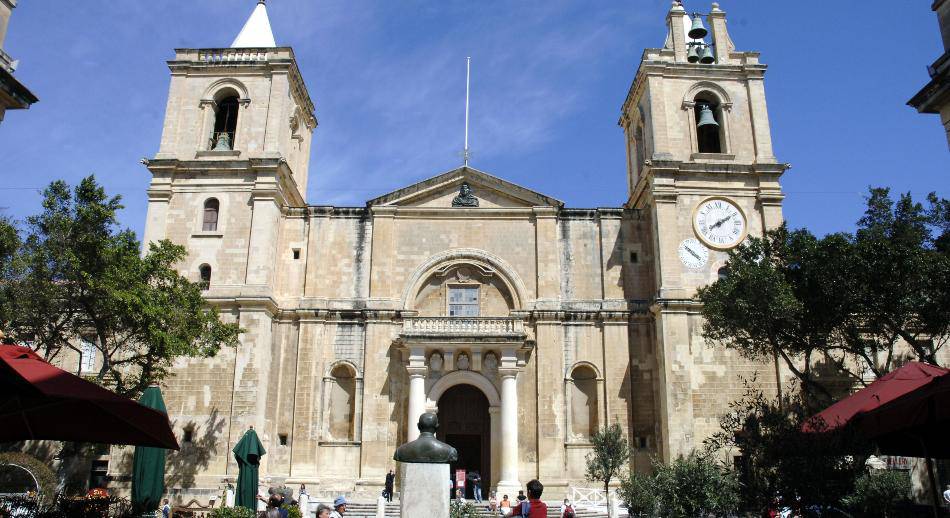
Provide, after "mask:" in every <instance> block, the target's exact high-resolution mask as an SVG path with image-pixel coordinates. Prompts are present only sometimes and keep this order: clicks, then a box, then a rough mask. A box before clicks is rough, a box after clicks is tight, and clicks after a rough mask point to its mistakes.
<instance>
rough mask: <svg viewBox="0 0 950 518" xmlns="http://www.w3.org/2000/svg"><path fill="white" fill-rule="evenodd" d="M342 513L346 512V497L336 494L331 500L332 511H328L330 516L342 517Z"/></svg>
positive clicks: (332, 517)
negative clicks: (334, 498)
mask: <svg viewBox="0 0 950 518" xmlns="http://www.w3.org/2000/svg"><path fill="white" fill-rule="evenodd" d="M344 514H346V498H344V497H342V496H338V497H336V500H334V501H333V512H332V513H330V518H343V515H344Z"/></svg>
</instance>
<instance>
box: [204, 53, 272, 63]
mask: <svg viewBox="0 0 950 518" xmlns="http://www.w3.org/2000/svg"><path fill="white" fill-rule="evenodd" d="M198 61H204V62H205V63H222V64H227V63H251V62H255V61H267V50H266V49H204V50H201V51H200V52H198Z"/></svg>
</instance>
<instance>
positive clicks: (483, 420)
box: [436, 384, 492, 498]
mask: <svg viewBox="0 0 950 518" xmlns="http://www.w3.org/2000/svg"><path fill="white" fill-rule="evenodd" d="M438 408H439V414H438V415H439V430H438V431H437V432H436V437H437V438H438V439H439V440H441V441H443V442H445V443H448V444H449V445H451V446H453V447H454V448H455V449H456V450H458V454H459V460H458V462H456V463H453V464H452V465H451V466H449V468H450V470H451V471H450V473H451V476H452V477H453V478H454V477H455V470H457V469H464V470H465V471H466V473H473V472H475V471H477V472H478V473H479V474H480V475H481V478H482V483H481V486H482V497H483V498H487V495H488V488H490V487H491V484H492V481H491V480H490V479H491V418H490V417H489V413H488V398H486V397H485V394H483V393H482V391H481V390H479V389H477V388H475V387H474V386H472V385H467V384H460V385H455V386H453V387H451V388H449V389H448V390H446V391H445V392H444V393H442V396H441V397H440V398H439V401H438ZM473 497H474V494H473V493H472V486H471V484H470V483H467V484H466V485H465V498H473Z"/></svg>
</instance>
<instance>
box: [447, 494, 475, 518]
mask: <svg viewBox="0 0 950 518" xmlns="http://www.w3.org/2000/svg"><path fill="white" fill-rule="evenodd" d="M477 517H478V509H477V508H476V507H475V504H473V503H471V502H468V501H464V500H459V499H457V498H456V499H455V500H452V505H450V506H449V518H477Z"/></svg>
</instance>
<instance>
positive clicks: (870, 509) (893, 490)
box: [844, 471, 910, 517]
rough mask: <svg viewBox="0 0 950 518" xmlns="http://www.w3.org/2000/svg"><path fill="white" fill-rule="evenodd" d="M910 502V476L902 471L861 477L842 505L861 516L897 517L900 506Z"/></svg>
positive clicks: (883, 472)
mask: <svg viewBox="0 0 950 518" xmlns="http://www.w3.org/2000/svg"><path fill="white" fill-rule="evenodd" d="M909 500H910V476H909V475H908V474H907V473H906V472H904V471H882V472H879V473H873V474H870V475H863V476H862V477H861V478H859V479H858V481H857V483H856V484H855V487H854V492H853V493H852V494H851V495H849V496H848V497H847V498H845V499H844V504H845V505H846V506H847V507H848V508H850V509H853V510H854V511H855V512H857V513H860V515H861V516H885V517H886V516H898V515H899V508H900V504H903V503H906V502H908V501H909Z"/></svg>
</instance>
